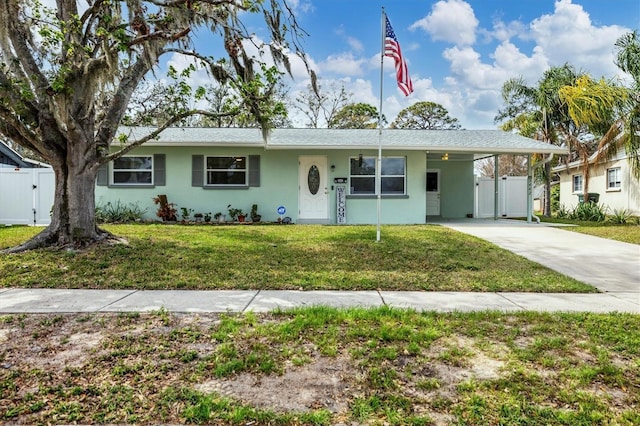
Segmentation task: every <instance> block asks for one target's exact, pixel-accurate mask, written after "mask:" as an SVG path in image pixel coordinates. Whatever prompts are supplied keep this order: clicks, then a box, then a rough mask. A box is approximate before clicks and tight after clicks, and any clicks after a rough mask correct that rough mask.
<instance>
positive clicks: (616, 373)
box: [0, 307, 640, 425]
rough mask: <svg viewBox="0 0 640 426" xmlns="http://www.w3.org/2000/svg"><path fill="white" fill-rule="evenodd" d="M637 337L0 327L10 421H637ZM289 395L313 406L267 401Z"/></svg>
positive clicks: (594, 318) (546, 321)
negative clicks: (276, 403)
mask: <svg viewBox="0 0 640 426" xmlns="http://www.w3.org/2000/svg"><path fill="white" fill-rule="evenodd" d="M638 330H640V316H638V315H631V314H615V313H614V314H588V313H580V314H569V313H567V314H549V313H534V312H527V313H514V314H502V313H497V312H475V313H451V314H438V313H433V312H426V313H419V312H415V311H411V310H399V309H389V308H376V309H355V308H354V309H345V310H338V309H332V308H327V307H314V308H306V309H296V310H292V311H279V312H273V313H270V314H253V313H248V314H243V315H213V314H209V315H184V314H171V313H168V312H167V311H165V310H160V311H157V312H153V313H148V314H120V315H116V314H92V315H84V314H65V315H55V316H53V315H5V316H2V317H0V336H2V337H3V339H5V341H4V342H3V345H2V348H1V349H0V413H1V414H0V416H1V417H0V421H3V422H15V423H28V424H38V423H47V422H52V423H73V422H78V423H196V424H197V423H202V424H232V425H236V424H237V425H244V424H249V423H251V422H255V424H282V425H297V424H318V425H331V424H336V423H341V422H342V423H345V424H351V423H359V424H381V425H382V424H391V425H406V424H412V425H422V424H433V423H436V422H438V423H444V424H469V425H471V424H489V425H493V424H496V425H497V424H527V425H569V424H571V425H573V424H585V425H586V424H619V425H635V424H638V422H639V421H640V415H639V414H638V413H640V332H639V331H638ZM318 366H323V367H322V369H319V367H318ZM305 372H306V374H305ZM327 376H329V377H328V378H327ZM292 377H294V379H292ZM295 378H297V381H296V379H295ZM304 380H307V381H308V382H304ZM296 386H298V387H296ZM322 386H324V388H322ZM254 390H255V392H254ZM309 394H311V397H312V398H311V399H310V400H309V399H306V400H305V399H303V395H307V396H308V395H309ZM256 395H257V396H256ZM269 395H275V397H274V398H273V399H271V400H269V399H268V397H269ZM285 395H288V396H289V398H293V399H296V398H298V397H299V398H300V399H301V401H303V402H304V404H306V405H303V406H300V404H299V403H297V402H296V401H289V402H288V404H290V406H292V407H296V408H287V406H286V405H285V406H275V405H270V401H280V400H287V398H286V397H285ZM265 398H266V399H265ZM296 403H297V404H298V405H295V404H296Z"/></svg>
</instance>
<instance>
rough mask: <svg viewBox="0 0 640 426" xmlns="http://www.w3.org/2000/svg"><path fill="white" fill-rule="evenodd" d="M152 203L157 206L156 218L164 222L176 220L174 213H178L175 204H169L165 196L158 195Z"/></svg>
mask: <svg viewBox="0 0 640 426" xmlns="http://www.w3.org/2000/svg"><path fill="white" fill-rule="evenodd" d="M153 202H154V203H155V204H157V205H158V206H159V207H158V211H157V212H156V216H158V217H159V218H160V219H162V220H163V221H165V222H175V221H176V220H178V219H177V218H176V213H177V212H178V210H177V209H176V204H175V203H170V202H169V201H168V200H167V196H166V195H165V194H160V195H158V196H157V197H154V198H153Z"/></svg>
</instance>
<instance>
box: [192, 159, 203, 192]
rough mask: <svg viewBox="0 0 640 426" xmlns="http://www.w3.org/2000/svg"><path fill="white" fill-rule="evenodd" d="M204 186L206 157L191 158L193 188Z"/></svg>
mask: <svg viewBox="0 0 640 426" xmlns="http://www.w3.org/2000/svg"><path fill="white" fill-rule="evenodd" d="M203 185H204V155H194V156H192V157H191V186H200V187H201V186H203Z"/></svg>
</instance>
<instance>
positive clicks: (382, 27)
mask: <svg viewBox="0 0 640 426" xmlns="http://www.w3.org/2000/svg"><path fill="white" fill-rule="evenodd" d="M385 16H386V15H385V12H384V7H383V8H382V18H381V20H380V39H381V41H380V107H379V108H378V159H377V162H378V164H377V167H376V188H377V192H378V197H377V211H378V213H377V220H378V224H377V227H376V241H377V242H380V213H381V210H382V179H381V176H382V81H383V77H384V71H383V67H384V35H385V26H386V25H385V23H386V22H385Z"/></svg>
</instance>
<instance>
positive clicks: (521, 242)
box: [0, 219, 640, 313]
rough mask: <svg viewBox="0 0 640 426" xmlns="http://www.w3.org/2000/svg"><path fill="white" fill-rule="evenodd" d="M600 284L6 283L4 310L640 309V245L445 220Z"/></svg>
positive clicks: (547, 229)
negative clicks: (570, 288)
mask: <svg viewBox="0 0 640 426" xmlns="http://www.w3.org/2000/svg"><path fill="white" fill-rule="evenodd" d="M437 224H440V225H443V226H447V227H450V228H452V229H455V230H457V231H460V232H464V233H467V234H470V235H474V236H476V237H479V238H482V239H485V240H487V241H490V242H492V243H494V244H496V245H498V246H500V247H502V248H505V249H507V250H510V251H513V252H515V253H517V254H520V255H521V256H523V257H526V258H528V259H530V260H533V261H535V262H538V263H540V264H542V265H545V266H547V267H549V268H551V269H554V270H556V271H558V272H561V273H563V274H565V275H568V276H571V277H573V278H575V279H577V280H580V281H583V282H585V283H587V284H591V285H593V286H595V287H596V288H597V289H598V290H599V291H601V292H603V293H599V294H566V293H557V294H541V293H470V292H412V291H405V292H400V291H379V292H378V291H360V292H355V291H273V290H247V291H196V290H193V291H190V290H167V291H164V290H163V291H150V290H53V289H7V288H5V289H0V313H45V312H132V311H151V310H157V309H160V308H165V309H167V310H169V311H173V312H246V311H254V312H265V311H270V310H273V309H277V308H283V309H287V308H293V307H300V306H317V305H325V306H333V307H347V306H361V307H372V306H391V307H398V308H413V309H416V310H424V311H439V312H449V311H474V310H499V311H552V312H559V311H567V312H570V311H573V312H575V311H589V312H615V311H617V312H632V313H640V246H638V245H635V244H627V243H621V242H618V241H611V240H607V239H604V238H598V237H592V236H589V235H583V234H579V233H577V232H570V231H565V230H563V229H559V228H558V227H557V226H555V225H551V224H545V223H542V224H536V223H527V222H524V221H516V220H504V219H501V220H493V219H469V220H456V221H440V222H437Z"/></svg>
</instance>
